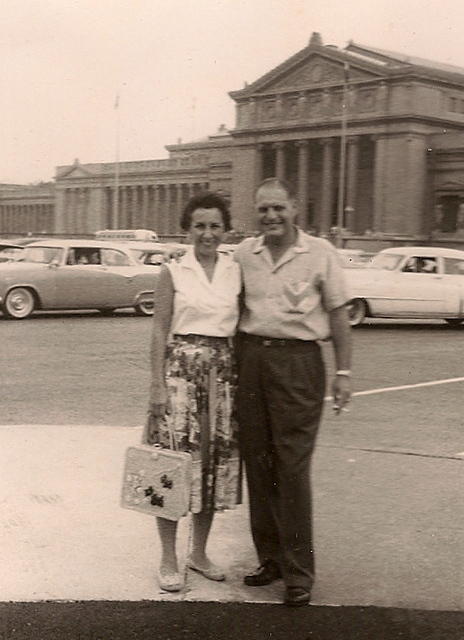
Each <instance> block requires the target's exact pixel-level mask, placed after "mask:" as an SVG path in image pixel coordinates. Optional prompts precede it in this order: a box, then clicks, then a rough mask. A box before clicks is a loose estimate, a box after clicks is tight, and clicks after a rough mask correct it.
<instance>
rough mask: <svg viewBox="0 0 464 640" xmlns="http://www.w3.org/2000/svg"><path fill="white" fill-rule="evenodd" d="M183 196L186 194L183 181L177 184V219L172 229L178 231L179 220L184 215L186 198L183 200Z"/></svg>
mask: <svg viewBox="0 0 464 640" xmlns="http://www.w3.org/2000/svg"><path fill="white" fill-rule="evenodd" d="M183 196H184V189H183V185H182V183H177V184H176V211H177V214H176V219H175V220H173V221H172V222H173V224H172V229H173V230H174V231H178V230H179V220H180V217H181V215H182V210H183V208H184V200H183Z"/></svg>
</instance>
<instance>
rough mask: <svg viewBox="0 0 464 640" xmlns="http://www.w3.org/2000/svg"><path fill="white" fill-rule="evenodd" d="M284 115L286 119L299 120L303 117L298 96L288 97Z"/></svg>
mask: <svg viewBox="0 0 464 640" xmlns="http://www.w3.org/2000/svg"><path fill="white" fill-rule="evenodd" d="M284 116H285V119H286V120H297V119H298V118H300V117H301V115H300V103H299V98H298V96H290V97H288V98H287V99H286V101H285V109H284Z"/></svg>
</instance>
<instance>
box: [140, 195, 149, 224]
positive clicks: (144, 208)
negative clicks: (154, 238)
mask: <svg viewBox="0 0 464 640" xmlns="http://www.w3.org/2000/svg"><path fill="white" fill-rule="evenodd" d="M141 189H142V206H141V209H142V210H141V215H140V219H141V223H142V228H143V229H147V228H149V225H150V222H149V215H148V195H149V194H148V185H146V184H143V185H142V186H141Z"/></svg>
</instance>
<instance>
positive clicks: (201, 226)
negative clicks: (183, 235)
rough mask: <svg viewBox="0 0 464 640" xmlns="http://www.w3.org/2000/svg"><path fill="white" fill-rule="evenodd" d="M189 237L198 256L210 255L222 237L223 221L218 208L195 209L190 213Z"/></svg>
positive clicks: (223, 230)
mask: <svg viewBox="0 0 464 640" xmlns="http://www.w3.org/2000/svg"><path fill="white" fill-rule="evenodd" d="M189 232H190V237H191V239H192V242H193V245H194V247H195V253H196V254H197V255H200V256H205V257H207V256H211V255H214V254H215V253H216V249H217V248H218V246H219V245H220V244H221V242H222V238H223V237H224V232H225V229H224V222H223V220H222V213H221V211H220V210H219V209H195V211H194V212H193V213H192V223H191V225H190V229H189Z"/></svg>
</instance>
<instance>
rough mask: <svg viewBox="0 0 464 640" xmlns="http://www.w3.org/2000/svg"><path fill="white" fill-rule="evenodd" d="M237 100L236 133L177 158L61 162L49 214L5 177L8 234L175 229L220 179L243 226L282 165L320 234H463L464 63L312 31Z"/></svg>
mask: <svg viewBox="0 0 464 640" xmlns="http://www.w3.org/2000/svg"><path fill="white" fill-rule="evenodd" d="M230 97H231V98H232V99H233V100H234V102H235V106H236V120H235V127H234V128H233V129H232V130H226V128H225V127H224V126H221V127H220V128H219V130H218V131H217V133H215V134H213V135H211V136H209V137H208V138H207V139H205V140H200V141H195V142H191V143H181V142H179V143H178V144H174V145H168V146H167V147H166V149H167V150H168V152H169V157H168V158H167V159H161V160H146V161H139V162H120V163H118V165H116V164H115V163H111V162H108V163H99V164H85V163H80V162H79V161H78V160H76V161H75V162H74V163H73V164H71V165H67V166H60V167H58V168H57V170H56V176H55V181H54V184H53V185H52V187H53V188H51V189H50V186H49V185H44V188H45V187H47V189H48V191H47V194H45V193H44V196H45V195H46V196H47V198H48V200H47V204H48V205H49V208H48V209H47V215H45V213H44V210H43V209H39V208H38V207H37V204H39V203H38V202H35V201H34V202H31V201H30V200H29V202H28V196H27V193H26V191H27V189H28V188H29V189H31V188H30V187H24V188H23V191H24V194H21V190H20V188H19V187H18V185H15V187H16V188H15V189H14V190H11V189H10V190H8V189H7V188H6V187H7V186H8V185H0V232H1V233H12V232H22V233H24V232H28V231H29V232H43V233H57V234H91V233H93V232H94V231H95V230H97V229H104V228H150V229H154V230H155V231H157V232H158V233H159V234H161V235H173V234H176V233H178V232H179V224H178V220H179V216H180V212H181V210H182V207H183V205H184V204H185V202H186V201H187V199H188V198H189V197H190V196H191V195H192V194H195V193H198V192H199V191H201V190H204V189H210V190H214V191H220V192H222V193H223V194H224V195H225V196H227V197H229V198H230V201H231V207H232V216H233V220H234V227H235V229H236V230H237V231H240V232H245V233H247V232H251V231H252V230H253V194H254V189H255V187H256V185H257V184H258V183H259V182H260V181H261V180H262V179H263V178H266V177H269V176H273V175H276V176H278V177H282V178H285V179H286V180H287V181H288V182H289V183H290V184H291V185H292V186H293V188H294V190H295V193H296V194H297V202H298V211H299V214H298V221H299V224H300V226H301V227H303V228H305V229H310V230H311V231H312V232H316V233H321V234H325V233H327V232H328V231H329V230H330V229H331V227H333V226H336V225H340V226H342V227H343V229H344V230H345V234H346V236H347V237H351V238H358V239H360V240H362V239H363V238H366V239H367V238H372V237H375V236H379V237H380V236H382V237H396V238H403V239H405V240H408V239H409V240H410V241H411V242H419V241H420V242H430V241H432V240H433V241H434V242H444V243H445V242H446V243H451V244H455V245H456V246H459V245H460V243H461V242H462V243H464V68H460V67H455V66H451V65H447V64H442V63H438V62H431V61H428V60H424V59H421V58H416V57H413V56H407V55H404V54H400V53H395V52H391V51H385V50H381V49H376V48H372V47H367V46H363V45H360V44H356V43H354V42H352V41H350V42H349V44H348V45H347V46H346V47H345V48H343V49H340V48H338V47H336V46H334V45H328V44H326V45H324V43H323V41H322V38H321V36H320V35H319V34H318V33H313V34H312V36H311V38H310V40H309V43H308V46H306V47H305V48H304V49H302V50H301V51H299V52H298V53H296V54H295V55H293V56H292V57H291V58H289V59H288V60H286V61H284V62H283V63H282V64H280V65H279V66H277V67H276V68H274V69H272V70H270V71H269V72H268V73H266V74H265V75H264V76H262V77H261V78H258V79H257V80H256V81H254V82H253V83H251V84H247V85H245V87H243V88H242V89H239V90H236V91H231V92H230ZM342 141H343V142H342ZM342 149H343V153H342V151H341V150H342ZM343 158H344V163H343V164H342V161H341V160H342V159H343ZM342 167H343V169H342ZM341 171H342V176H343V178H342V179H340V178H341V176H340V172H341ZM117 174H118V177H117V179H116V175H117ZM10 186H11V185H10ZM37 188H39V187H36V189H37ZM116 188H117V190H118V191H117V194H116ZM22 196H23V197H22ZM340 203H341V204H340ZM40 204H44V202H42V201H41V202H40ZM28 207H29V208H30V209H28Z"/></svg>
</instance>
